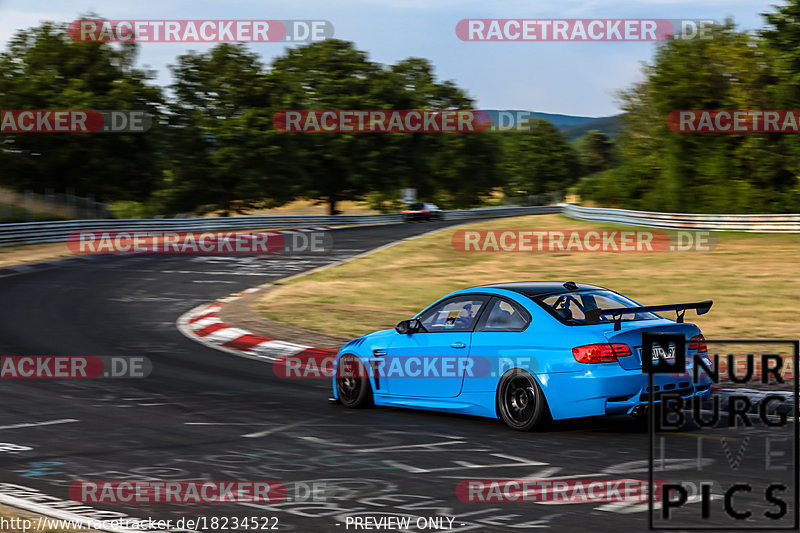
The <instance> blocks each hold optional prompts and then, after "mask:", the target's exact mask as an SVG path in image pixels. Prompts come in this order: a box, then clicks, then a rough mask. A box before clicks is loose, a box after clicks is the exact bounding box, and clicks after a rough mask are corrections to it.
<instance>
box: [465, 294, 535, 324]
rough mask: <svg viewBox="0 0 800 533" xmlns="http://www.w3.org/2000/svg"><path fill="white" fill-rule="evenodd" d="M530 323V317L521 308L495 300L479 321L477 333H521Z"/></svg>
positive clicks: (511, 303) (498, 299)
mask: <svg viewBox="0 0 800 533" xmlns="http://www.w3.org/2000/svg"><path fill="white" fill-rule="evenodd" d="M530 321H531V318H530V315H529V314H528V313H527V311H525V310H524V309H522V307H521V306H519V305H517V304H516V303H513V302H510V301H508V300H503V299H500V298H495V299H494V300H493V301H492V303H491V304H490V306H489V308H488V309H487V310H486V315H485V317H484V318H482V319H481V324H479V325H478V331H522V330H524V329H525V328H527V327H528V324H530Z"/></svg>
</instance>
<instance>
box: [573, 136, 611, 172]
mask: <svg viewBox="0 0 800 533" xmlns="http://www.w3.org/2000/svg"><path fill="white" fill-rule="evenodd" d="M577 150H578V152H579V154H580V160H581V164H582V165H583V169H584V171H585V172H586V173H587V174H594V173H595V172H600V171H601V170H606V169H608V168H611V166H612V164H613V162H614V153H613V151H614V143H612V142H611V139H609V138H608V135H606V134H605V133H603V132H602V131H599V130H589V131H587V132H586V134H585V135H583V136H582V137H581V138H580V139H578V142H577Z"/></svg>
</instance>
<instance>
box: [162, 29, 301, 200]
mask: <svg viewBox="0 0 800 533" xmlns="http://www.w3.org/2000/svg"><path fill="white" fill-rule="evenodd" d="M171 69H172V72H173V74H174V76H175V82H174V84H173V85H172V86H171V88H172V90H173V91H174V93H175V100H174V101H173V102H172V104H171V105H170V112H171V114H170V121H169V124H170V136H169V138H170V156H171V167H172V171H171V174H170V176H168V178H167V179H166V180H165V183H164V188H165V191H164V192H163V193H162V197H163V201H164V202H165V203H166V204H167V206H168V207H169V208H170V209H171V210H178V211H180V210H188V209H194V208H195V207H196V206H198V205H206V206H208V207H209V208H211V209H220V210H222V214H223V215H228V214H229V213H231V212H242V211H246V210H248V209H251V208H254V207H262V206H263V207H275V206H278V205H281V204H282V203H285V202H286V201H287V200H290V199H291V198H292V197H293V190H292V187H291V186H290V183H291V177H292V174H293V171H292V166H291V164H290V162H288V161H286V160H284V159H282V156H283V155H284V154H282V153H281V150H280V146H281V143H282V140H283V139H282V138H281V136H280V135H278V134H277V132H275V131H274V130H273V129H272V126H271V123H272V113H271V107H270V106H271V103H272V99H273V87H272V84H271V79H270V77H269V76H267V75H266V74H265V72H264V68H263V65H262V64H261V62H260V61H259V60H258V57H257V55H256V54H254V53H252V52H249V51H248V50H247V49H246V48H245V47H244V46H243V45H230V44H221V45H219V46H217V47H215V48H214V49H212V50H211V51H209V52H207V53H204V54H198V53H189V54H185V55H182V56H179V57H178V63H177V65H174V66H172V67H171Z"/></svg>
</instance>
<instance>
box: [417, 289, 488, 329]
mask: <svg viewBox="0 0 800 533" xmlns="http://www.w3.org/2000/svg"><path fill="white" fill-rule="evenodd" d="M487 299H488V298H486V297H481V296H474V295H473V296H463V297H456V298H450V299H449V300H447V301H445V302H442V303H441V304H439V305H437V306H435V307H433V308H432V309H429V310H428V311H426V312H425V314H423V315H422V316H421V317H420V320H421V321H422V326H423V327H424V328H425V330H426V331H429V332H437V331H472V327H473V326H474V325H475V319H476V318H477V317H478V315H479V314H480V310H481V307H483V304H485V303H486V300H487Z"/></svg>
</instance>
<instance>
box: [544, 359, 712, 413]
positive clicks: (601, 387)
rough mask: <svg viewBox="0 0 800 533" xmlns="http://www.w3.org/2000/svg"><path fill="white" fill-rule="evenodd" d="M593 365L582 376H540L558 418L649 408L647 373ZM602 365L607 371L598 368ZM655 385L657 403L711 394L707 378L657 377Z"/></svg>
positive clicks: (568, 374)
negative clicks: (663, 398) (669, 398)
mask: <svg viewBox="0 0 800 533" xmlns="http://www.w3.org/2000/svg"><path fill="white" fill-rule="evenodd" d="M592 366H594V367H595V368H593V369H592V370H590V371H585V372H580V373H572V372H565V373H561V374H549V375H541V374H540V375H538V376H537V377H538V378H539V379H540V380H541V383H542V389H543V392H544V393H545V397H546V398H547V403H548V406H549V407H550V413H551V414H552V416H553V418H554V419H556V420H559V419H565V418H579V417H585V416H602V415H618V414H631V413H632V412H633V410H634V409H635V408H637V407H639V406H647V405H649V394H650V391H648V385H649V382H648V375H647V374H642V372H641V370H637V371H625V370H622V369H620V368H619V366H618V365H617V366H616V368H614V367H613V366H611V365H610V364H609V365H592ZM600 366H603V367H606V368H597V367H600ZM653 386H654V389H655V390H654V391H653V393H654V397H653V402H654V403H661V396H662V395H663V394H669V395H679V396H680V397H681V398H684V399H689V398H692V397H694V396H699V397H700V398H702V399H707V398H708V397H709V395H710V393H711V380H710V379H708V378H707V377H704V376H703V377H702V378H701V379H700V380H699V382H698V383H692V379H691V377H686V376H677V377H676V376H673V375H669V374H664V375H654V376H653Z"/></svg>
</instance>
